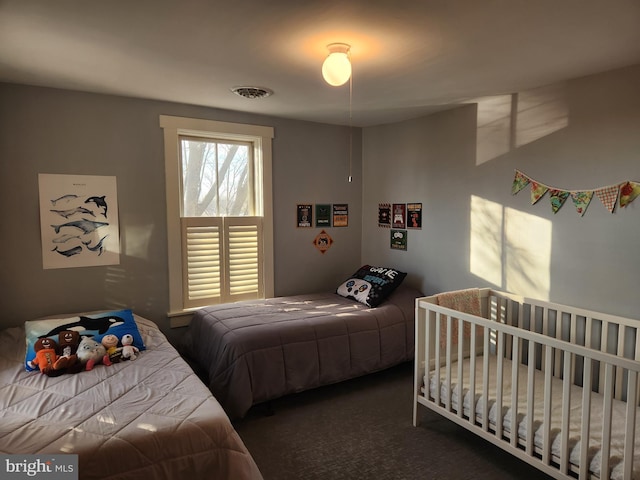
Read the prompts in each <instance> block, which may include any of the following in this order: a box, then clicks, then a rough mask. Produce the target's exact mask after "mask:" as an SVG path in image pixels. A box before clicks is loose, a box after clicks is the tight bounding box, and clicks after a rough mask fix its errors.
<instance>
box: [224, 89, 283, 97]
mask: <svg viewBox="0 0 640 480" xmlns="http://www.w3.org/2000/svg"><path fill="white" fill-rule="evenodd" d="M231 91H232V92H233V93H235V94H236V95H240V96H241V97H244V98H251V99H254V98H265V97H268V96H269V95H272V94H273V90H269V89H268V88H262V87H234V88H232V89H231Z"/></svg>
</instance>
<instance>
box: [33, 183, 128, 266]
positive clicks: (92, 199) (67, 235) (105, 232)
mask: <svg viewBox="0 0 640 480" xmlns="http://www.w3.org/2000/svg"><path fill="white" fill-rule="evenodd" d="M38 186H39V191H40V192H39V193H40V235H41V241H42V266H43V268H44V269H50V268H71V267H90V266H96V265H118V264H119V263H120V232H119V227H118V198H117V189H116V177H104V176H93V175H55V174H43V173H41V174H39V175H38Z"/></svg>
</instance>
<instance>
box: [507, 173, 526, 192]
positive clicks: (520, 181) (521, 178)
mask: <svg viewBox="0 0 640 480" xmlns="http://www.w3.org/2000/svg"><path fill="white" fill-rule="evenodd" d="M527 185H529V177H527V176H526V175H525V174H524V173H522V172H520V171H518V170H516V176H515V178H514V179H513V185H512V186H511V195H515V194H516V193H518V192H519V191H520V190H522V189H523V188H524V187H526V186H527Z"/></svg>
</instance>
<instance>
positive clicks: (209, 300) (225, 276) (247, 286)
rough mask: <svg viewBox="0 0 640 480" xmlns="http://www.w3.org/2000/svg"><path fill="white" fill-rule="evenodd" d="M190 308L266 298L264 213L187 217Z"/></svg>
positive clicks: (185, 276)
mask: <svg viewBox="0 0 640 480" xmlns="http://www.w3.org/2000/svg"><path fill="white" fill-rule="evenodd" d="M181 224H182V243H183V249H182V251H183V262H182V265H183V286H184V305H185V307H186V308H194V307H201V306H204V305H212V304H217V303H226V302H233V301H238V300H249V299H253V298H262V296H263V295H264V287H263V282H262V270H261V269H262V267H261V262H262V253H261V252H262V244H261V230H262V218H261V217H183V218H182V220H181Z"/></svg>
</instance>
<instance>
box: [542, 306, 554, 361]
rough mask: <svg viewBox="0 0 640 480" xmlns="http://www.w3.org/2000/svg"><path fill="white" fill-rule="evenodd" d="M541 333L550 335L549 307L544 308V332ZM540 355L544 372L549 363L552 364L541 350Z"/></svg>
mask: <svg viewBox="0 0 640 480" xmlns="http://www.w3.org/2000/svg"><path fill="white" fill-rule="evenodd" d="M540 333H542V334H543V335H547V336H548V335H549V309H548V308H547V307H543V308H542V332H540ZM541 347H542V346H541ZM540 355H541V357H540V364H541V369H542V371H543V372H544V371H545V370H546V369H547V365H548V366H549V368H551V364H550V363H549V364H547V358H546V356H545V355H542V352H540Z"/></svg>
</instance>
